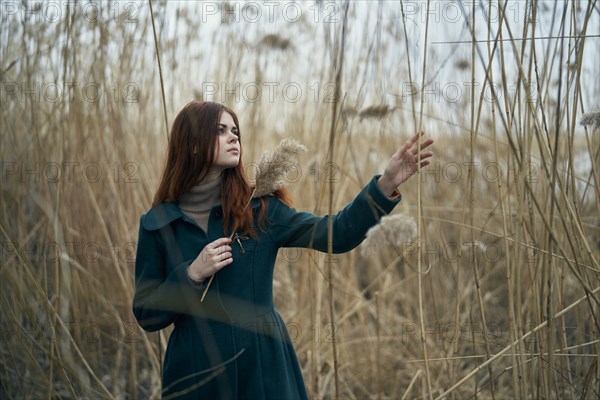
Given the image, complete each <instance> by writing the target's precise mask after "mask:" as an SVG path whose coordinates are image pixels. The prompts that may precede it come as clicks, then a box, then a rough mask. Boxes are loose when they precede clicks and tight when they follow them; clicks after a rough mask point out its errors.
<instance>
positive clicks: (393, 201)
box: [268, 174, 402, 253]
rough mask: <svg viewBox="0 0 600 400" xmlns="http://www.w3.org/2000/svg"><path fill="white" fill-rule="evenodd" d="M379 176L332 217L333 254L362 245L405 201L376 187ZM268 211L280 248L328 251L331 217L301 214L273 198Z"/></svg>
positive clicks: (273, 232) (275, 240) (274, 237)
mask: <svg viewBox="0 0 600 400" xmlns="http://www.w3.org/2000/svg"><path fill="white" fill-rule="evenodd" d="M380 176H381V175H380V174H378V175H375V176H373V177H372V178H371V180H370V181H369V183H368V184H367V185H366V186H365V187H364V188H363V189H362V190H361V191H360V193H359V194H358V195H357V196H356V197H355V198H354V200H352V201H351V202H350V203H348V204H347V205H346V206H345V207H344V208H343V209H342V210H341V211H339V212H338V213H336V214H334V215H333V216H332V218H333V221H332V227H333V235H332V236H333V252H334V253H344V252H347V251H350V250H352V249H354V248H355V247H356V246H358V245H359V244H360V243H361V242H362V241H363V240H364V239H365V236H366V233H367V231H368V230H369V228H371V227H372V226H373V225H375V224H377V222H379V220H380V219H381V217H383V216H384V215H387V214H389V213H390V212H391V211H392V210H393V209H394V207H395V206H396V205H397V204H398V203H400V201H401V200H402V196H401V195H397V196H396V197H392V198H390V197H387V196H386V195H385V194H383V192H381V190H380V189H379V187H378V186H377V185H376V182H377V180H378V179H379V177H380ZM268 207H269V208H270V211H268V215H269V219H270V221H271V223H272V225H271V232H270V234H271V238H272V240H273V242H274V243H275V244H276V245H277V246H278V247H305V248H311V249H315V250H319V251H322V252H326V251H327V218H328V216H323V217H318V216H315V215H313V214H311V213H308V212H303V211H297V210H296V209H295V208H291V207H289V206H287V205H286V204H285V203H283V202H282V201H280V200H279V199H276V198H275V197H271V198H270V201H269V206H268Z"/></svg>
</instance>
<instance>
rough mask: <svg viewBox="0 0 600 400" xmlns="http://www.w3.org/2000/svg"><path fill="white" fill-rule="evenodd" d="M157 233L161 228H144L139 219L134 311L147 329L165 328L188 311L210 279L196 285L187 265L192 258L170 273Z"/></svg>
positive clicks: (140, 322) (137, 318) (139, 322)
mask: <svg viewBox="0 0 600 400" xmlns="http://www.w3.org/2000/svg"><path fill="white" fill-rule="evenodd" d="M142 218H143V216H142ZM158 235H159V233H158V231H155V230H154V231H149V230H147V229H145V228H144V227H143V224H142V221H141V219H140V229H139V235H138V244H137V250H136V258H135V294H134V296H133V314H134V315H135V318H136V320H137V322H138V324H139V325H140V326H141V327H142V328H143V329H144V330H145V331H148V332H154V331H157V330H160V329H163V328H166V327H167V326H169V325H170V324H171V323H173V322H174V321H175V320H176V319H177V318H178V317H179V316H180V315H181V314H184V313H188V312H189V310H190V309H191V305H192V303H196V304H197V302H198V300H199V298H200V296H201V295H202V292H203V291H204V288H205V287H206V284H207V281H208V280H205V281H204V283H203V284H202V285H196V284H194V282H193V281H192V280H191V279H190V277H189V275H188V273H187V267H188V266H189V265H190V264H191V263H192V261H193V260H187V261H184V262H182V263H180V264H179V265H177V266H176V267H175V268H174V269H173V270H172V271H170V272H168V273H167V268H166V262H165V258H166V257H165V251H164V248H163V246H162V245H161V244H160V243H159V241H158V238H157V236H158Z"/></svg>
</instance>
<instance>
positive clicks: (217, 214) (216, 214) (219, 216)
mask: <svg viewBox="0 0 600 400" xmlns="http://www.w3.org/2000/svg"><path fill="white" fill-rule="evenodd" d="M222 216H223V214H222V213H221V211H215V218H221V217H222Z"/></svg>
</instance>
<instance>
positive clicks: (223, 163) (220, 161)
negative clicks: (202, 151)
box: [213, 111, 240, 169]
mask: <svg viewBox="0 0 600 400" xmlns="http://www.w3.org/2000/svg"><path fill="white" fill-rule="evenodd" d="M239 161H240V143H239V142H238V127H237V126H236V125H235V122H234V121H233V117H232V116H231V114H229V113H228V112H227V111H223V114H222V115H221V120H220V121H219V136H218V137H217V146H216V148H215V162H214V164H213V166H214V167H218V168H219V169H227V168H233V167H235V166H236V165H238V163H239Z"/></svg>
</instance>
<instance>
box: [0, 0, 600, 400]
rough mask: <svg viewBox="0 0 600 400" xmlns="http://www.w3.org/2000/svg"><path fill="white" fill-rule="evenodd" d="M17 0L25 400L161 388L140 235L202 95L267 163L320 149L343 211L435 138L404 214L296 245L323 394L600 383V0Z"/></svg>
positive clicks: (319, 168) (12, 179) (19, 303)
mask: <svg viewBox="0 0 600 400" xmlns="http://www.w3.org/2000/svg"><path fill="white" fill-rule="evenodd" d="M150 6H151V7H152V8H150ZM0 7H1V8H0V24H1V25H0V123H1V125H0V132H1V133H0V155H1V159H2V181H1V182H2V183H1V189H0V192H1V202H0V237H1V239H0V240H1V253H0V254H1V257H0V305H1V310H2V311H1V313H0V339H1V341H0V343H1V346H0V398H1V399H104V398H107V399H113V398H114V399H149V398H159V397H160V371H161V361H162V356H163V355H164V349H165V348H166V344H167V340H168V337H169V333H170V330H171V329H172V327H171V328H168V329H166V330H164V331H161V332H160V334H159V333H146V332H144V331H143V330H142V329H141V328H140V327H139V326H138V325H137V323H136V321H135V319H134V317H133V313H132V309H131V303H132V297H133V293H134V278H133V276H134V261H135V254H136V241H137V235H138V228H139V218H140V216H141V215H142V213H144V212H145V211H147V210H148V209H149V208H150V206H151V202H152V198H153V195H154V191H155V190H156V188H157V186H158V181H159V178H160V173H161V171H162V168H163V162H164V156H165V152H166V144H167V137H168V129H169V128H170V123H171V122H172V121H173V119H174V117H175V115H176V114H177V112H179V110H180V109H181V108H182V107H183V106H184V105H185V104H186V103H187V102H188V101H190V100H192V99H200V100H211V101H218V102H222V103H225V104H227V105H228V106H229V107H231V108H232V109H233V110H234V111H235V112H236V113H237V114H238V116H239V117H240V125H241V126H240V131H241V143H242V146H243V148H244V154H243V163H244V164H245V167H246V171H247V173H248V176H249V177H250V178H251V179H252V178H253V176H254V175H255V172H256V171H255V169H256V168H255V167H256V163H257V162H258V160H259V159H260V157H261V155H262V153H263V152H264V151H267V150H271V149H273V148H274V147H275V146H276V145H277V144H278V143H279V142H280V141H281V140H282V139H283V138H293V139H295V140H297V141H299V142H300V143H302V144H303V145H304V146H306V148H307V149H308V151H306V152H304V153H302V154H300V155H299V157H298V165H297V168H296V169H295V171H294V172H293V173H290V174H288V175H287V186H288V187H289V189H290V191H291V193H292V196H293V199H294V204H295V207H296V208H297V209H298V210H302V211H309V212H312V213H315V214H318V215H327V214H329V213H331V212H337V211H338V210H340V209H342V208H343V207H344V206H345V205H346V204H347V203H348V202H350V201H351V200H352V199H353V198H354V197H355V196H356V195H357V194H358V193H359V191H360V189H361V188H362V187H363V186H364V185H366V183H367V182H368V181H369V180H370V179H371V177H372V176H373V175H374V174H375V173H382V172H383V168H384V167H385V165H386V163H387V161H388V159H389V158H390V157H391V155H392V154H393V153H394V151H395V150H396V149H398V148H399V147H400V146H401V145H402V144H403V143H404V142H405V141H406V140H407V139H408V138H409V137H410V136H412V135H413V134H414V133H415V132H417V131H419V130H421V129H422V130H424V131H425V132H426V135H425V136H424V137H425V138H427V137H431V138H433V139H434V140H435V143H434V144H433V146H432V148H431V150H432V151H433V153H434V156H433V159H432V162H431V164H430V165H429V166H427V167H426V168H425V169H423V170H421V171H420V172H419V173H418V174H417V175H415V176H414V177H412V178H411V179H410V180H409V181H407V182H406V183H404V184H403V185H401V186H400V191H401V193H402V197H403V198H402V202H401V203H400V204H399V205H398V206H397V207H396V208H395V209H394V211H393V213H392V215H398V217H396V218H394V219H393V220H390V222H389V224H390V225H389V226H388V227H387V230H386V231H385V232H384V233H380V234H379V235H378V236H377V235H373V237H369V238H368V239H367V240H365V241H364V242H363V243H362V244H361V245H360V246H358V247H357V248H356V249H354V250H352V251H350V252H348V253H344V254H336V255H334V256H333V257H330V258H328V257H327V254H326V253H320V252H316V251H312V250H306V249H281V250H280V252H279V256H278V261H277V264H276V272H275V281H274V292H275V304H276V307H277V309H278V310H279V312H280V313H281V315H282V316H283V318H284V320H285V321H286V322H287V327H288V331H289V333H290V337H291V338H292V340H293V343H294V346H295V348H296V350H297V353H298V357H299V361H300V364H301V366H302V369H303V375H304V378H305V383H306V386H307V390H308V391H309V394H310V396H311V398H314V399H333V398H339V399H441V398H444V399H597V398H600V365H599V362H600V279H599V277H600V265H599V264H600V135H599V134H600V97H599V93H600V79H599V76H600V67H599V64H598V60H599V59H600V2H598V1H597V0H577V1H557V2H551V1H543V0H519V1H515V0H481V1H477V2H471V1H451V0H450V1H434V0H431V1H427V0H423V1H404V0H402V1H401V0H394V1H387V0H382V1H355V2H354V1H351V2H345V1H336V2H333V1H316V2H313V1H306V2H298V3H293V2H288V1H281V2H220V1H218V2H211V1H205V2H200V1H189V2H175V1H173V2H171V1H168V2H167V1H156V0H152V1H150V2H148V1H131V2H127V1H108V2H105V1H73V2H51V1H46V2H34V1H10V0H6V1H2V3H1V4H0ZM159 62H160V64H159Z"/></svg>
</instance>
